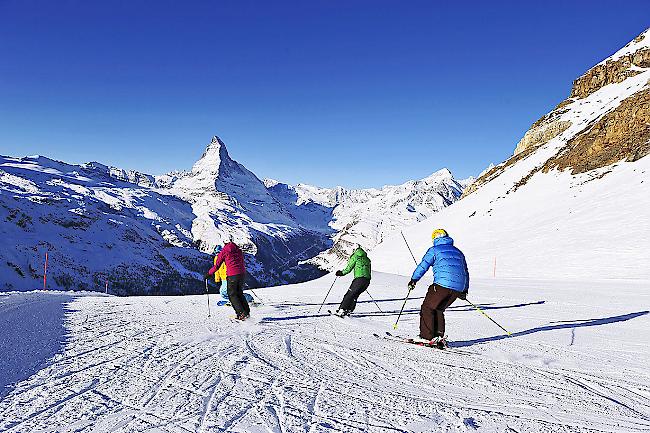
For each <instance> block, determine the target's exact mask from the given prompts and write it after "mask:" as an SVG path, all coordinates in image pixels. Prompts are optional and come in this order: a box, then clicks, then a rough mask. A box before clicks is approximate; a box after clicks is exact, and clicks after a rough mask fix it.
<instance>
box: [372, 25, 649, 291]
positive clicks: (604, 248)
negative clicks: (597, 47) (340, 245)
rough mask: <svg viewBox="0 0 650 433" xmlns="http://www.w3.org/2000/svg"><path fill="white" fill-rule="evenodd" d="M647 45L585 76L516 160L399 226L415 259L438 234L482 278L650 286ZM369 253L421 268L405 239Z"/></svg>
mask: <svg viewBox="0 0 650 433" xmlns="http://www.w3.org/2000/svg"><path fill="white" fill-rule="evenodd" d="M649 43H650V32H649V31H648V30H646V31H645V32H644V33H643V34H641V35H640V36H639V37H637V38H636V39H635V42H633V43H632V44H630V45H628V48H626V51H625V53H622V52H619V53H617V54H615V55H614V56H612V57H611V58H609V59H606V60H605V61H603V62H602V63H600V64H599V65H597V66H595V67H594V68H592V69H591V70H589V71H588V72H587V73H585V75H583V76H582V77H580V78H578V79H577V80H576V81H575V82H574V86H573V89H572V92H571V97H570V98H568V99H567V100H565V101H563V102H562V103H560V104H559V105H558V107H556V108H555V109H554V110H553V111H551V112H550V113H549V114H547V115H545V116H543V117H542V118H541V119H540V120H539V121H537V122H535V124H534V125H533V127H532V128H531V129H530V130H529V131H528V132H527V133H526V135H525V136H524V138H523V139H522V141H521V142H520V143H519V144H518V145H517V148H516V151H515V154H514V155H513V156H512V157H511V158H510V159H508V160H507V161H505V162H503V163H501V164H499V165H497V166H494V167H492V168H490V169H488V170H487V171H486V172H484V173H483V174H482V175H481V176H480V177H479V178H478V179H477V181H476V182H475V183H474V184H473V185H471V186H470V187H469V188H468V189H467V190H466V192H465V196H464V198H463V199H461V200H460V201H458V202H457V203H455V204H454V206H452V207H450V208H447V209H443V210H442V211H441V212H439V213H436V214H435V215H434V216H433V217H431V218H430V219H428V220H426V221H423V222H421V223H419V224H418V225H416V226H413V227H411V228H408V229H406V230H404V234H405V236H406V238H407V239H408V241H409V243H410V244H411V248H412V249H413V250H414V252H415V254H416V256H418V259H419V257H421V256H422V255H423V254H424V252H425V250H426V249H427V248H428V247H429V246H430V245H431V241H430V239H431V232H432V230H433V229H435V228H438V227H442V228H445V229H447V230H448V231H449V232H450V234H451V236H452V237H453V238H454V239H455V240H456V244H457V246H459V247H460V248H461V249H462V250H463V251H464V252H465V254H466V256H467V258H468V262H469V267H470V272H471V273H472V274H473V275H475V276H483V277H487V276H490V275H493V274H494V273H495V268H496V274H497V275H498V276H503V277H519V278H560V277H561V278H570V279H574V278H575V279H580V278H590V279H607V278H621V279H648V278H650V266H649V265H648V264H649V263H650V249H648V248H647V247H646V246H647V245H648V242H650V201H649V199H648V198H649V197H650V158H649V157H648V156H647V155H648V153H649V152H650V48H648V46H649V45H648V44H649ZM630 47H634V48H635V49H634V50H633V51H632V48H630ZM371 256H372V258H373V266H374V269H377V270H383V271H386V272H398V273H401V274H404V275H408V274H410V273H411V272H412V271H413V268H414V264H413V260H412V258H411V256H410V254H409V252H408V250H407V248H406V245H405V243H404V240H403V239H402V237H401V236H400V235H399V234H396V235H394V236H392V237H391V238H389V239H387V240H385V241H384V243H383V244H381V245H379V246H377V248H376V249H375V250H374V251H373V252H372V254H371ZM613 290H614V289H613Z"/></svg>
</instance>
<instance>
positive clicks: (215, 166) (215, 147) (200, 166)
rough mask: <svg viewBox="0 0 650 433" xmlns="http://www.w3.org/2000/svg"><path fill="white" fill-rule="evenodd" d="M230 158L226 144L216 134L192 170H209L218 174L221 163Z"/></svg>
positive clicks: (196, 171) (195, 171) (197, 171)
mask: <svg viewBox="0 0 650 433" xmlns="http://www.w3.org/2000/svg"><path fill="white" fill-rule="evenodd" d="M229 159H230V156H229V155H228V150H227V149H226V144H225V143H224V142H223V141H221V139H220V138H219V137H218V136H216V135H214V136H213V137H212V139H211V140H210V143H209V144H208V145H207V146H206V148H205V151H204V152H203V155H201V158H200V159H199V160H198V161H196V163H195V164H194V166H193V167H192V171H193V172H194V173H199V172H208V173H212V174H217V173H218V172H219V166H220V165H221V163H222V162H224V161H227V160H229Z"/></svg>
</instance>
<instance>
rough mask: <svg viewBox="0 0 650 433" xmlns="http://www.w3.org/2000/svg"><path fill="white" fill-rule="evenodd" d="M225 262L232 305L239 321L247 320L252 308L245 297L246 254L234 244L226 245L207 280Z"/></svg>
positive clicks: (209, 272)
mask: <svg viewBox="0 0 650 433" xmlns="http://www.w3.org/2000/svg"><path fill="white" fill-rule="evenodd" d="M224 262H225V263H226V284H227V287H228V298H229V299H230V304H231V305H232V308H233V309H234V310H235V314H236V315H237V319H238V320H246V319H247V318H248V317H250V315H251V309H250V306H249V305H248V302H247V301H246V298H245V297H244V278H245V277H246V265H245V264H244V253H242V250H240V249H239V247H238V246H237V245H235V243H234V242H232V241H230V242H228V243H227V244H226V245H224V247H223V249H222V250H221V252H220V253H219V254H218V255H217V258H216V259H215V261H214V266H213V267H212V268H210V270H209V271H208V273H207V275H206V279H208V278H210V277H211V276H212V275H214V273H215V272H217V270H218V269H219V267H220V266H221V264H222V263H224Z"/></svg>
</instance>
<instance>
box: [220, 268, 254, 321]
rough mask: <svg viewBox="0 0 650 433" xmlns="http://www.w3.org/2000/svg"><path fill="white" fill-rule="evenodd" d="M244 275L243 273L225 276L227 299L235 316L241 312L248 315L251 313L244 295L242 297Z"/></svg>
mask: <svg viewBox="0 0 650 433" xmlns="http://www.w3.org/2000/svg"><path fill="white" fill-rule="evenodd" d="M244 277H245V275H244V274H239V275H232V276H230V277H226V284H228V300H229V301H230V305H232V308H233V309H234V310H235V314H237V316H241V315H242V314H246V315H249V314H250V313H251V307H250V306H249V305H248V302H247V301H246V297H244Z"/></svg>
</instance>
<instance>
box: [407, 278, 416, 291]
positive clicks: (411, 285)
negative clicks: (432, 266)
mask: <svg viewBox="0 0 650 433" xmlns="http://www.w3.org/2000/svg"><path fill="white" fill-rule="evenodd" d="M417 283H418V282H417V281H416V280H411V281H409V284H408V288H409V292H410V291H411V290H413V289H415V285H416V284H417Z"/></svg>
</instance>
